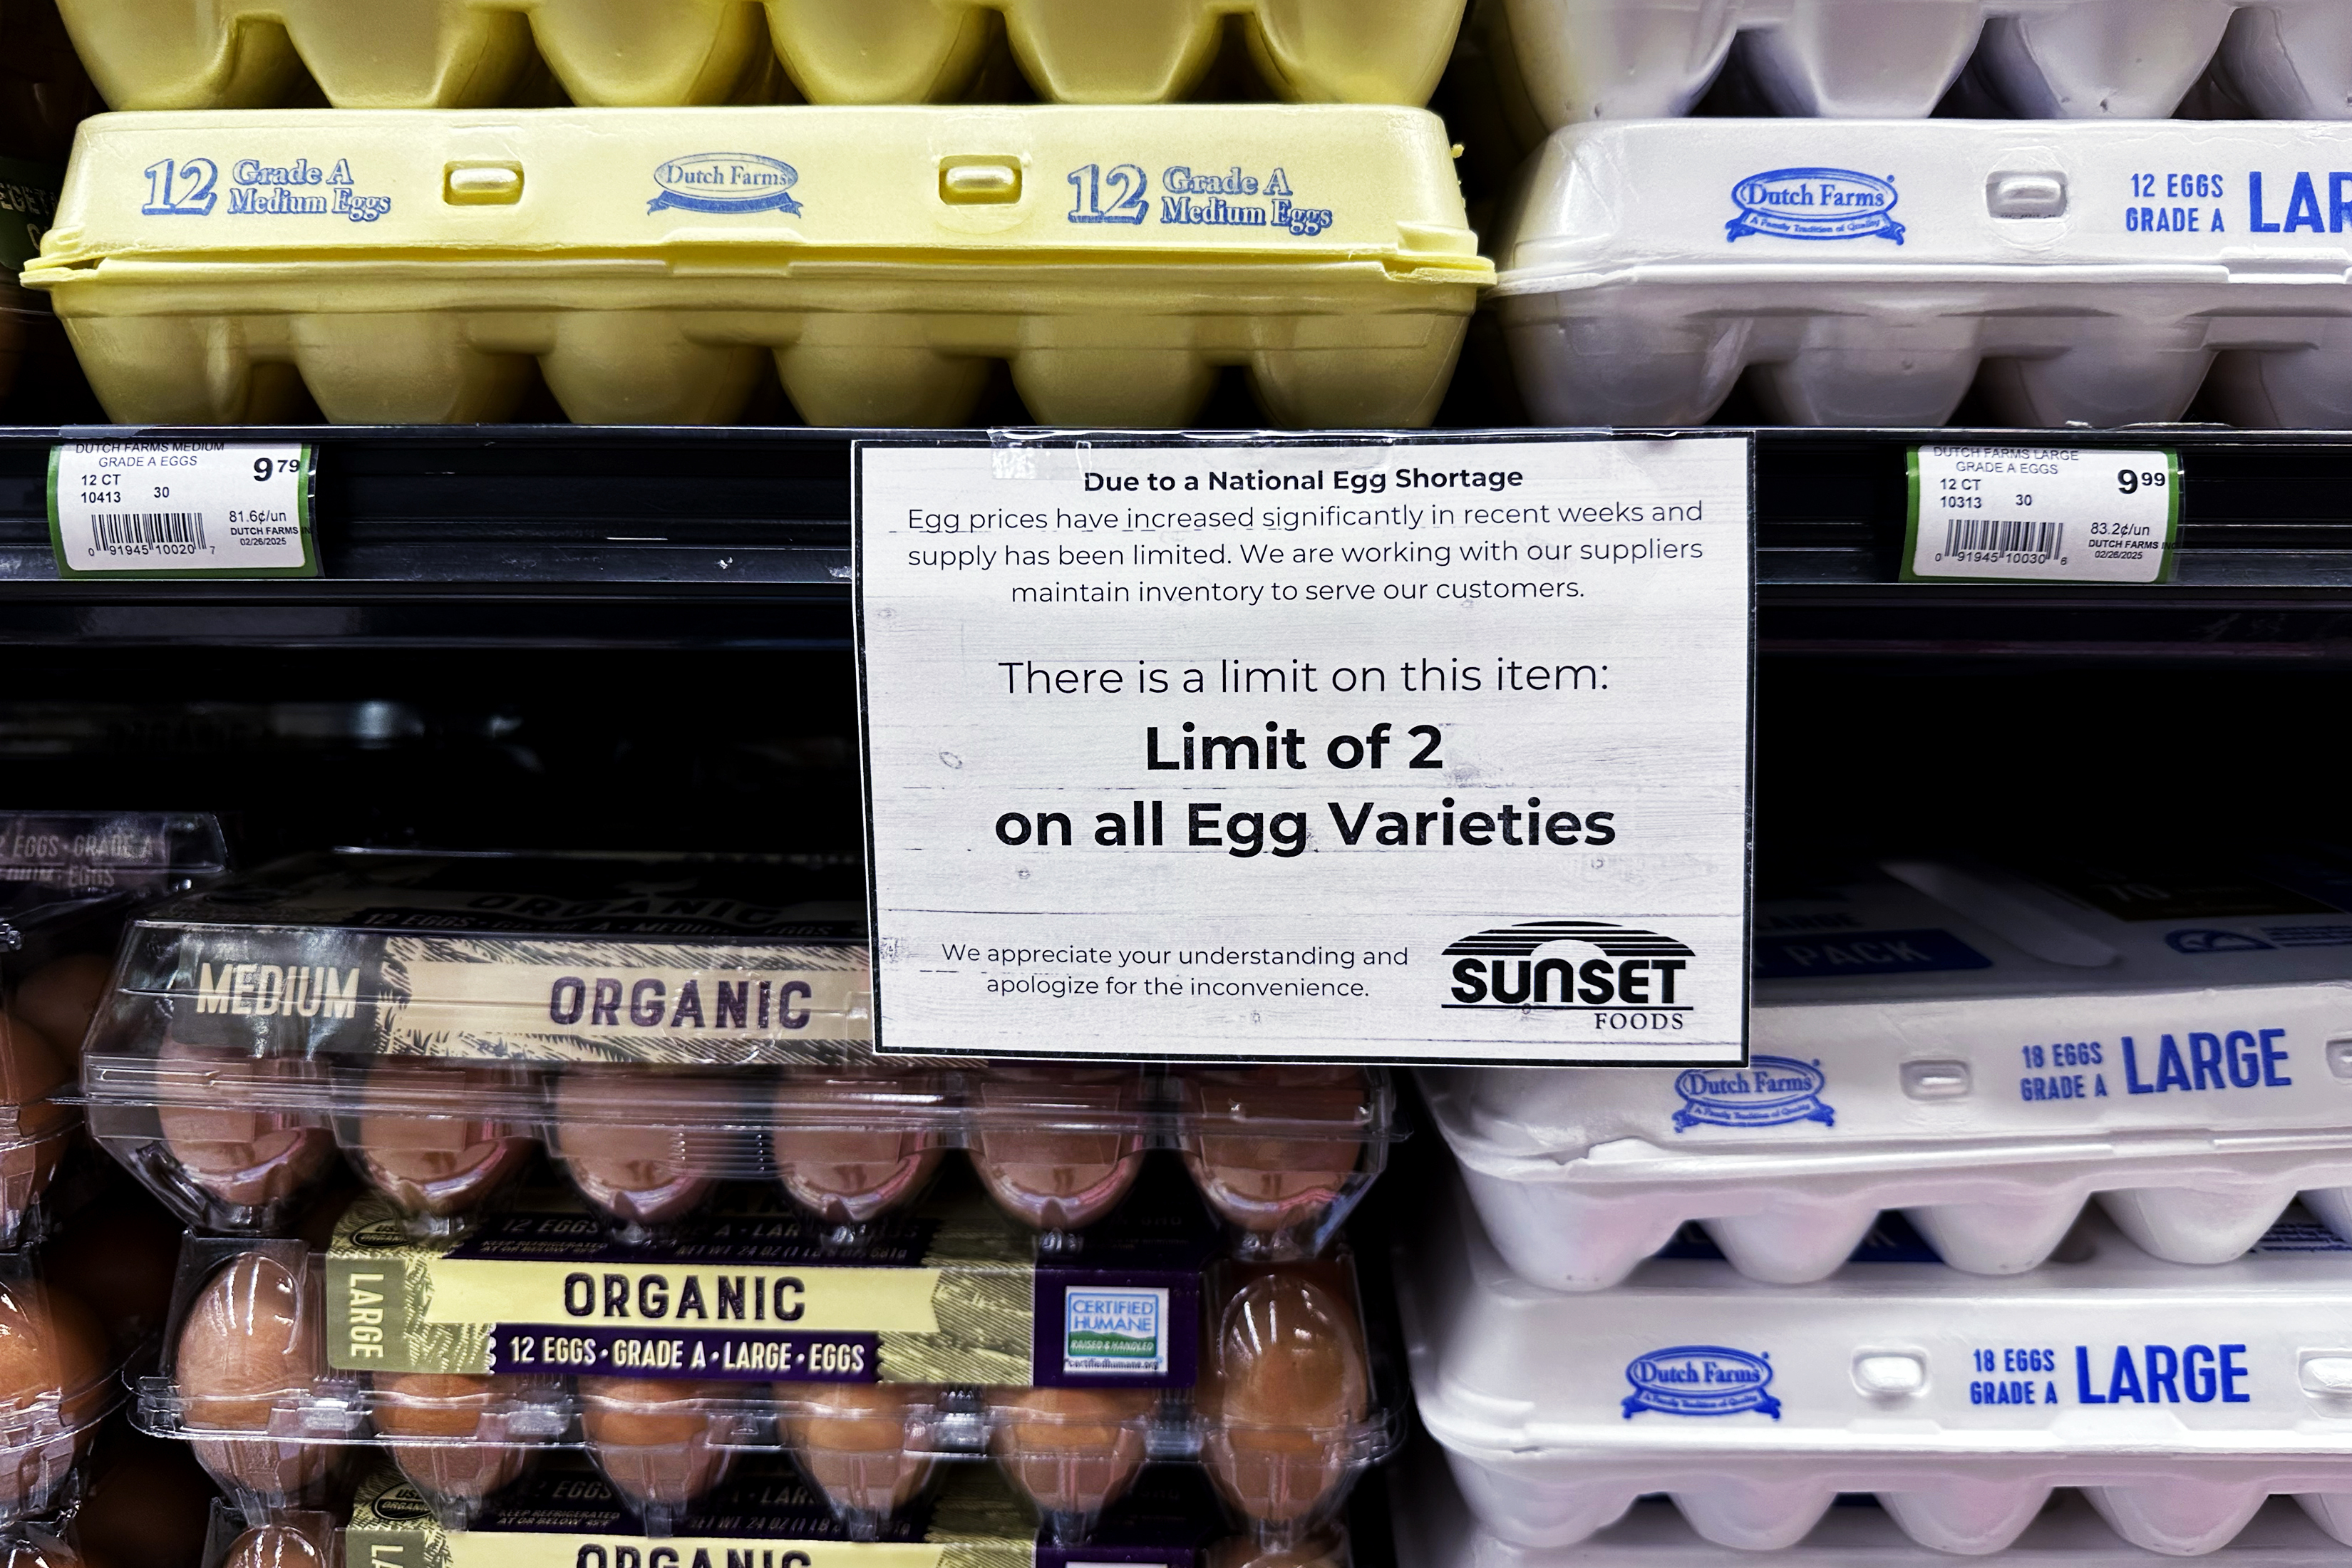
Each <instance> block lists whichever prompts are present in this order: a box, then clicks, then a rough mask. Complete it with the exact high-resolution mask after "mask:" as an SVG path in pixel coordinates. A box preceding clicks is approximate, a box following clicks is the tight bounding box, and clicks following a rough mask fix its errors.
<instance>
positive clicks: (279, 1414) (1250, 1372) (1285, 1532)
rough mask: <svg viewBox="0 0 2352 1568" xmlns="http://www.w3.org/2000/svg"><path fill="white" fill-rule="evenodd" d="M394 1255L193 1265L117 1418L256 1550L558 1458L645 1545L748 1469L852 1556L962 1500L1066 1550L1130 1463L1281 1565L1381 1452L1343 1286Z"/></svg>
mask: <svg viewBox="0 0 2352 1568" xmlns="http://www.w3.org/2000/svg"><path fill="white" fill-rule="evenodd" d="M381 1226H383V1215H382V1211H381V1209H380V1207H378V1208H376V1209H373V1210H371V1209H370V1208H369V1207H368V1206H367V1205H362V1208H361V1209H359V1210H355V1211H354V1213H353V1215H351V1216H347V1218H346V1219H345V1220H344V1222H343V1223H342V1224H341V1226H338V1229H337V1234H336V1238H335V1240H334V1242H333V1244H332V1247H331V1249H330V1250H328V1251H324V1252H322V1251H320V1250H318V1249H315V1248H313V1247H310V1245H309V1244H307V1243H305V1242H302V1241H299V1240H292V1239H288V1240H276V1241H251V1240H239V1239H236V1238H231V1237H201V1236H196V1235H193V1234H192V1235H191V1237H190V1238H189V1240H188V1242H187V1245H186V1248H185V1251H184V1255H183V1262H182V1266H181V1277H180V1280H179V1287H178V1290H177V1296H176V1300H175V1304H174V1309H173V1328H172V1330H171V1331H170V1332H169V1334H168V1335H167V1336H166V1346H165V1351H164V1359H163V1364H162V1366H161V1367H160V1369H159V1370H158V1371H157V1372H156V1373H154V1374H152V1375H151V1376H148V1377H145V1378H143V1379H142V1380H140V1382H139V1384H138V1396H137V1404H136V1409H135V1419H136V1421H137V1424H138V1425H139V1426H141V1428H142V1429H143V1430H145V1431H148V1432H150V1433H152V1434H153V1435H155V1436H166V1437H173V1438H179V1439H183V1440H185V1441H187V1442H190V1443H192V1444H193V1445H194V1451H195V1455H196V1458H197V1459H198V1460H199V1461H200V1462H201V1463H202V1464H203V1465H204V1466H205V1468H206V1469H207V1470H208V1471H209V1472H210V1473H211V1474H212V1476H213V1478H214V1479H215V1481H216V1482H217V1483H218V1484H219V1485H220V1486H221V1487H222V1489H223V1490H224V1491H225V1492H226V1494H227V1495H228V1496H229V1497H230V1498H231V1499H233V1500H235V1501H236V1504H237V1506H238V1507H239V1508H240V1509H241V1510H242V1511H243V1512H244V1514H245V1515H246V1517H247V1518H248V1519H250V1520H253V1521H261V1520H263V1519H267V1518H273V1517H279V1516H282V1515H284V1514H285V1513H286V1512H287V1511H288V1510H301V1509H306V1508H317V1507H320V1506H323V1505H325V1504H326V1503H327V1502H329V1501H330V1500H331V1499H332V1498H333V1497H334V1496H335V1495H337V1489H338V1487H339V1486H340V1485H341V1481H342V1479H344V1477H345V1475H346V1473H347V1472H348V1471H349V1470H350V1469H351V1468H352V1467H353V1466H354V1465H358V1466H362V1467H363V1466H364V1465H365V1463H366V1462H367V1461H366V1455H367V1454H368V1453H369V1452H370V1451H371V1450H373V1451H376V1452H379V1453H381V1454H383V1455H385V1456H388V1457H389V1458H390V1460H391V1461H392V1462H393V1463H394V1465H395V1466H396V1467H397V1468H398V1469H399V1470H400V1472H401V1474H402V1476H403V1477H404V1479H405V1480H406V1481H407V1482H408V1484H409V1485H411V1486H412V1487H414V1488H415V1489H416V1491H417V1493H418V1494H419V1495H420V1497H421V1498H422V1499H423V1501H424V1505H425V1506H424V1508H423V1509H422V1510H420V1513H421V1514H422V1513H429V1514H430V1516H431V1517H433V1518H436V1519H437V1520H439V1521H441V1522H442V1523H443V1524H444V1525H445V1526H446V1527H448V1528H452V1529H456V1528H463V1527H465V1526H467V1525H468V1524H469V1523H472V1522H475V1521H478V1520H480V1519H481V1518H483V1517H484V1516H485V1514H486V1512H487V1513H488V1514H489V1515H492V1516H494V1515H495V1514H496V1512H497V1510H499V1508H500V1507H501V1506H502V1503H503V1500H509V1499H510V1498H511V1497H512V1495H513V1493H512V1490H511V1489H513V1488H514V1487H515V1486H516V1485H517V1484H518V1482H520V1481H523V1480H524V1479H526V1478H527V1477H528V1476H529V1475H530V1473H531V1472H532V1471H533V1470H534V1468H536V1467H537V1466H538V1465H539V1464H540V1462H541V1460H542V1459H550V1458H555V1459H556V1462H561V1460H560V1456H562V1455H563V1454H565V1453H575V1454H584V1455H585V1456H586V1458H587V1459H588V1460H589V1461H590V1462H592V1463H593V1465H594V1466H595V1467H596V1468H597V1470H598V1471H599V1472H600V1473H601V1474H602V1476H603V1477H604V1482H605V1484H607V1485H608V1486H609V1487H610V1488H611V1489H613V1491H614V1493H615V1494H617V1496H618V1498H619V1499H620V1500H621V1502H622V1503H623V1505H625V1508H626V1509H627V1510H628V1511H629V1512H630V1513H631V1514H632V1515H633V1516H634V1517H635V1519H637V1520H638V1521H642V1523H643V1526H644V1528H645V1529H646V1531H650V1532H652V1533H655V1534H658V1535H666V1536H667V1535H677V1534H678V1533H680V1532H681V1531H684V1530H686V1529H688V1521H690V1520H691V1518H692V1516H693V1515H694V1514H695V1512H696V1511H697V1510H698V1509H700V1508H703V1507H705V1506H707V1504H708V1500H709V1499H710V1498H711V1497H712V1495H713V1494H714V1492H715V1491H716V1490H717V1489H719V1487H720V1485H721V1484H722V1483H723V1482H724V1481H725V1480H726V1479H728V1478H729V1477H730V1475H732V1474H735V1473H736V1472H737V1470H738V1468H739V1466H740V1467H745V1468H757V1467H759V1466H761V1465H762V1464H774V1463H779V1462H782V1463H789V1464H791V1465H793V1466H795V1467H797V1468H798V1470H799V1473H800V1475H801V1477H802V1478H803V1480H804V1481H805V1483H806V1485H807V1486H808V1487H809V1488H810V1489H812V1490H813V1491H814V1494H815V1495H816V1496H817V1497H819V1498H821V1499H822V1500H824V1506H825V1508H826V1509H827V1510H828V1511H829V1512H830V1514H831V1515H832V1517H833V1518H834V1520H835V1521H837V1523H838V1524H839V1526H840V1528H841V1529H842V1530H843V1531H845V1532H846V1533H847V1535H849V1536H850V1537H852V1538H855V1539H860V1540H876V1539H882V1540H887V1539H891V1538H892V1532H893V1531H894V1530H897V1529H898V1528H899V1527H900V1526H901V1525H902V1524H903V1523H904V1522H905V1521H907V1520H908V1518H910V1517H913V1516H916V1515H918V1514H919V1512H920V1511H921V1510H922V1509H923V1508H924V1507H925V1506H926V1505H927V1503H928V1501H929V1500H930V1499H932V1498H933V1497H935V1496H936V1494H937V1491H938V1489H939V1488H940V1485H941V1484H942V1483H943V1482H948V1483H950V1484H952V1483H951V1481H950V1478H951V1477H952V1476H953V1475H954V1474H955V1473H958V1472H963V1471H969V1470H971V1469H973V1468H989V1469H992V1470H993V1471H994V1472H995V1474H996V1475H998V1476H999V1477H1001V1478H1002V1481H1003V1484H1004V1485H1005V1486H1007V1487H1009V1488H1010V1489H1012V1491H1013V1492H1014V1493H1016V1494H1018V1495H1019V1497H1020V1498H1021V1499H1023V1500H1024V1502H1025V1504H1026V1505H1027V1507H1028V1508H1029V1509H1030V1510H1034V1517H1035V1518H1036V1519H1037V1520H1039V1521H1042V1526H1043V1529H1044V1531H1045V1534H1046V1536H1047V1537H1048V1538H1049V1539H1052V1540H1054V1541H1057V1542H1080V1541H1087V1540H1089V1539H1092V1538H1094V1537H1095V1536H1096V1534H1097V1531H1098V1527H1099V1526H1100V1525H1101V1522H1102V1520H1103V1517H1104V1513H1105V1510H1107V1509H1108V1508H1111V1507H1112V1506H1113V1505H1115V1504H1116V1503H1117V1502H1118V1500H1119V1499H1120V1498H1121V1497H1123V1496H1124V1495H1125V1494H1126V1493H1127V1492H1128V1490H1129V1488H1130V1487H1131V1486H1132V1485H1133V1484H1134V1483H1135V1482H1136V1480H1137V1479H1138V1477H1139V1474H1141V1473H1142V1472H1143V1470H1144V1468H1145V1466H1146V1463H1147V1461H1182V1462H1185V1463H1186V1464H1188V1465H1189V1466H1190V1467H1191V1468H1193V1469H1194V1470H1195V1471H1196V1472H1197V1473H1198V1474H1199V1475H1200V1476H1202V1477H1203V1478H1205V1481H1206V1483H1207V1486H1208V1487H1209V1488H1213V1489H1214V1491H1215V1493H1216V1494H1217V1496H1218V1497H1219V1498H1220V1499H1222V1500H1223V1517H1225V1518H1226V1519H1227V1520H1228V1521H1229V1527H1230V1528H1233V1529H1237V1530H1239V1531H1244V1532H1246V1533H1248V1534H1249V1535H1251V1536H1252V1537H1253V1538H1254V1539H1255V1540H1257V1541H1260V1542H1265V1543H1269V1544H1292V1545H1297V1544H1303V1543H1307V1542H1312V1541H1314V1540H1316V1539H1317V1538H1318V1536H1319V1535H1320V1534H1321V1533H1322V1532H1323V1531H1326V1530H1327V1529H1328V1527H1329V1525H1330V1524H1331V1522H1332V1521H1333V1518H1334V1516H1335V1515H1336V1513H1337V1511H1338V1510H1339V1506H1340V1504H1341V1503H1342V1502H1343V1501H1344V1500H1345V1497H1346V1495H1347V1492H1348V1490H1349V1487H1350V1486H1351V1485H1352V1483H1353V1481H1354V1479H1355V1478H1356V1477H1357V1476H1358V1475H1359V1474H1360V1472H1361V1471H1362V1470H1363V1469H1364V1468H1367V1467H1368V1466H1370V1465H1371V1464H1373V1463H1377V1462H1378V1461H1380V1460H1381V1459H1383V1458H1386V1457H1387V1456H1388V1454H1389V1453H1390V1452H1391V1451H1392V1450H1393V1448H1394V1447H1395V1446H1396V1443H1397V1440H1398V1438H1399V1436H1400V1428H1401V1417H1400V1414H1399V1411H1400V1405H1401V1399H1400V1397H1399V1390H1398V1388H1397V1387H1396V1386H1395V1384H1396V1381H1397V1378H1396V1374H1395V1373H1393V1372H1392V1371H1391V1370H1390V1368H1389V1367H1388V1365H1387V1364H1386V1363H1385V1362H1384V1361H1382V1360H1381V1359H1380V1358H1379V1357H1378V1356H1377V1355H1376V1354H1375V1352H1374V1348H1373V1347H1372V1346H1371V1344H1370V1342H1369V1341H1368V1339H1367V1336H1366V1334H1365V1331H1364V1327H1363V1324H1364V1318H1363V1313H1362V1310H1361V1306H1360V1300H1359V1298H1358V1294H1357V1288H1356V1281H1355V1272H1354V1268H1353V1265H1352V1261H1351V1260H1350V1259H1349V1258H1348V1257H1347V1255H1345V1254H1341V1255H1339V1256H1338V1257H1335V1258H1328V1259H1323V1260H1320V1261H1315V1262H1307V1263H1288V1264H1245V1263H1237V1262H1231V1261H1222V1262H1220V1261H1208V1260H1206V1259H1205V1258H1204V1256H1203V1253H1202V1249H1201V1248H1200V1247H1198V1246H1197V1245H1189V1244H1187V1243H1186V1242H1185V1241H1184V1239H1183V1238H1182V1237H1181V1236H1180V1237H1174V1238H1173V1239H1172V1241H1171V1237H1170V1236H1169V1235H1168V1234H1166V1233H1165V1230H1164V1227H1153V1226H1142V1227H1139V1228H1138V1229H1137V1230H1136V1232H1135V1233H1134V1235H1133V1237H1132V1238H1131V1240H1132V1245H1130V1246H1129V1247H1124V1248H1115V1249H1110V1250H1107V1251H1106V1252H1105V1253H1104V1254H1103V1256H1102V1257H1100V1258H1097V1259H1096V1260H1094V1261H1092V1262H1090V1263H1088V1264H1087V1265H1086V1266H1084V1267H1083V1268H1078V1267H1066V1266H1053V1267H1048V1266H1044V1265H1040V1266H1036V1267H1035V1268H1034V1269H1033V1268H1029V1267H1028V1266H1027V1265H1025V1264H1024V1263H1021V1262H1018V1261H1015V1260H1012V1259H1009V1258H999V1259H994V1260H990V1259H987V1258H982V1257H980V1256H978V1250H979V1249H978V1246H977V1243H976V1241H975V1237H974V1233H973V1232H972V1231H971V1229H969V1228H968V1227H962V1226H959V1224H958V1223H957V1222H956V1221H955V1220H954V1219H952V1218H951V1217H950V1218H949V1219H946V1220H943V1221H942V1223H941V1224H940V1226H938V1228H937V1229H936V1230H935V1231H933V1232H932V1233H931V1235H930V1238H929V1242H927V1243H926V1244H924V1245H923V1246H922V1247H917V1248H913V1249H910V1251H909V1252H908V1255H907V1257H906V1258H903V1259H900V1260H898V1261H894V1262H891V1263H887V1264H876V1263H874V1262H871V1261H870V1260H869V1261H866V1262H849V1261H844V1260H840V1259H835V1258H828V1257H827V1256H826V1255H825V1254H824V1253H823V1251H822V1250H821V1249H806V1250H803V1251H801V1252H799V1253H797V1254H786V1253H780V1252H776V1251H775V1250H774V1249H773V1247H772V1237H765V1238H764V1239H755V1238H758V1237H761V1233H760V1232H758V1230H757V1228H756V1227H752V1226H744V1227H739V1228H738V1230H737V1231H736V1232H735V1233H734V1234H733V1235H732V1237H731V1238H730V1237H721V1238H720V1239H719V1240H715V1241H713V1242H711V1243H710V1244H709V1245H707V1246H704V1247H694V1248H678V1249H675V1250H673V1251H671V1252H668V1253H647V1252H646V1251H645V1250H643V1249H634V1250H632V1249H621V1250H612V1251H607V1252H606V1253H604V1255H602V1258H601V1261H595V1260H593V1258H592V1257H584V1256H582V1255H581V1254H580V1253H579V1252H578V1249H577V1248H576V1247H575V1248H572V1249H570V1250H567V1249H566V1247H565V1246H564V1243H563V1240H562V1237H560V1235H558V1234H556V1233H557V1232H559V1231H560V1228H561V1226H560V1224H557V1223H550V1224H549V1225H547V1226H546V1227H545V1230H544V1232H543V1233H542V1234H541V1237H539V1240H540V1242H541V1245H540V1246H539V1247H537V1248H536V1249H534V1247H532V1246H531V1245H530V1236H529V1233H528V1232H525V1231H519V1232H518V1233H517V1239H518V1245H516V1246H514V1247H509V1248H508V1249H506V1250H504V1251H503V1252H500V1253H499V1254H498V1255H497V1256H492V1257H484V1256H480V1255H478V1253H476V1252H469V1251H468V1250H467V1249H465V1248H459V1249H457V1251H456V1252H453V1253H450V1254H446V1255H442V1256H438V1257H434V1258H419V1257H418V1256H417V1255H416V1254H415V1253H414V1252H413V1251H403V1250H402V1245H401V1243H399V1242H398V1241H397V1240H393V1241H392V1243H391V1245H390V1247H384V1246H382V1245H378V1244H379V1243H380V1242H383V1241H384V1240H386V1239H387V1238H386V1237H383V1235H381V1234H377V1235H374V1236H373V1237H372V1229H375V1228H377V1227H381ZM985 1228H986V1227H985V1226H982V1230H985ZM1194 1239H1195V1240H1197V1238H1194ZM763 1245H765V1246H769V1251H768V1252H767V1253H765V1254H762V1253H761V1250H760V1249H761V1246H763ZM1188 1247H1189V1249H1188ZM591 1253H592V1254H593V1248H592V1249H591ZM761 1256H765V1257H766V1258H768V1261H765V1262H760V1261H746V1259H750V1258H758V1257H761ZM778 1258H782V1259H783V1261H781V1262H780V1261H777V1259H778ZM1188 1260H1189V1261H1188ZM608 1291H609V1292H610V1293H611V1294H610V1300H607V1299H606V1295H607V1292H608ZM592 1298H593V1299H592ZM575 1307H576V1308H580V1309H582V1310H583V1312H584V1313H585V1314H586V1315H583V1316H577V1317H574V1316H572V1309H573V1308H575ZM608 1308H609V1309H611V1310H610V1312H607V1311H606V1309H608ZM713 1313H715V1314H717V1316H716V1317H715V1318H713V1317H712V1316H711V1315H710V1314H713ZM468 1314H471V1315H472V1316H471V1317H470V1318H469V1316H468ZM551 1362H553V1363H559V1365H560V1367H561V1368H562V1369H564V1370H559V1369H558V1368H552V1367H551V1366H550V1363H551ZM419 1364H426V1365H429V1366H430V1367H432V1368H433V1369H434V1370H425V1371H418V1370H413V1369H414V1368H415V1367H416V1366H418V1365H419ZM573 1367H582V1368H584V1367H595V1368H599V1369H601V1370H597V1371H593V1372H591V1371H572V1370H568V1369H570V1368H573ZM461 1369H462V1370H461Z"/></svg>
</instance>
